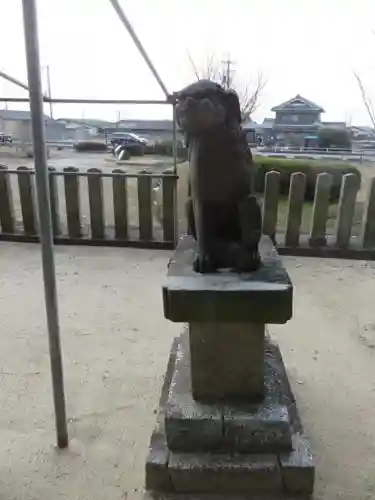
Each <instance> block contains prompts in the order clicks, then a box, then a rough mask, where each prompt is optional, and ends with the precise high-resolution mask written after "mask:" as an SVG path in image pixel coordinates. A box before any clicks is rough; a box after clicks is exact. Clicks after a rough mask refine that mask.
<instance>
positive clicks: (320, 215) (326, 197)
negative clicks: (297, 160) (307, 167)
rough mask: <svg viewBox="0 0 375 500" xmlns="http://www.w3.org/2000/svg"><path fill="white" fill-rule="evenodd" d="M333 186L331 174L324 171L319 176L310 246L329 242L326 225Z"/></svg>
mask: <svg viewBox="0 0 375 500" xmlns="http://www.w3.org/2000/svg"><path fill="white" fill-rule="evenodd" d="M331 186H332V175H331V174H327V173H322V174H319V175H318V176H317V179H316V186H315V195H314V206H313V212H312V220H311V230H310V239H309V245H310V246H324V245H325V244H326V243H327V240H326V227H327V218H328V210H329V203H330V195H331Z"/></svg>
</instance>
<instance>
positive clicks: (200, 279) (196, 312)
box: [163, 235, 293, 324]
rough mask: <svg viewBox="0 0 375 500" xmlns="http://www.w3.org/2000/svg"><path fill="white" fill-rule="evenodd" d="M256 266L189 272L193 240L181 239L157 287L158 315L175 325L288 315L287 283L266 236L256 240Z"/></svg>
mask: <svg viewBox="0 0 375 500" xmlns="http://www.w3.org/2000/svg"><path fill="white" fill-rule="evenodd" d="M259 253H260V256H261V260H262V266H261V267H260V269H259V270H258V271H255V272H253V273H243V274H238V273H232V272H229V271H228V270H221V271H220V272H217V273H213V274H199V273H195V272H194V271H193V260H194V257H195V254H196V242H195V241H194V239H193V238H192V236H190V235H185V236H183V237H182V238H181V240H180V241H179V243H178V245H177V249H176V251H175V252H174V254H173V256H172V258H171V260H170V262H169V266H168V274H167V279H166V282H165V284H164V286H163V304H164V315H165V317H166V318H167V319H169V320H170V321H174V322H177V323H194V322H196V323H201V322H206V321H207V322H220V323H228V322H229V323H232V322H243V323H248V322H250V323H262V324H271V323H272V324H283V323H286V322H287V321H288V320H289V319H290V318H291V317H292V310H293V285H292V282H291V280H290V278H289V275H288V273H287V271H286V270H285V269H284V267H283V266H282V262H281V259H280V257H279V256H278V254H277V252H276V249H275V247H274V246H273V243H272V241H271V239H270V238H269V237H268V236H262V238H261V240H260V242H259Z"/></svg>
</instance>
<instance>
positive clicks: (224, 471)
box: [168, 453, 283, 494]
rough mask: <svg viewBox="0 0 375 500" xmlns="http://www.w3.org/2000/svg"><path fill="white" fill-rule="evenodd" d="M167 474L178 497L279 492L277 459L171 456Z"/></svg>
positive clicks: (261, 457) (280, 482) (273, 456)
mask: <svg viewBox="0 0 375 500" xmlns="http://www.w3.org/2000/svg"><path fill="white" fill-rule="evenodd" d="M168 470H169V474H170V478H171V483H172V486H173V488H174V490H175V491H178V492H181V493H218V492H221V493H237V494H240V493H248V492H261V491H282V489H283V485H282V477H281V471H280V466H279V462H278V458H277V456H276V455H229V454H211V453H207V454H199V453H197V454H193V453H177V454H175V453H171V457H170V460H169V465H168Z"/></svg>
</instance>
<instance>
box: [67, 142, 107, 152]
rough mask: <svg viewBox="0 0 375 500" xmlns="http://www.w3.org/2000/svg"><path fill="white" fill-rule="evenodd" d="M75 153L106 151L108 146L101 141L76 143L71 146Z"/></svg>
mask: <svg viewBox="0 0 375 500" xmlns="http://www.w3.org/2000/svg"><path fill="white" fill-rule="evenodd" d="M73 148H74V149H75V151H79V152H81V151H107V150H108V146H107V144H106V143H105V142H102V141H78V142H76V143H75V144H74V145H73Z"/></svg>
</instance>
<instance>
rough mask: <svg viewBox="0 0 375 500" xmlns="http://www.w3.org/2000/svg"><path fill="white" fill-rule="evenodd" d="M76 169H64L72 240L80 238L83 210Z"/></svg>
mask: <svg viewBox="0 0 375 500" xmlns="http://www.w3.org/2000/svg"><path fill="white" fill-rule="evenodd" d="M78 172H79V170H78V168H76V167H66V168H64V173H66V174H67V175H64V188H65V207H66V218H67V223H68V234H69V237H70V238H80V237H81V235H82V231H81V210H80V201H79V198H80V197H79V179H78V175H77V173H78Z"/></svg>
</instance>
